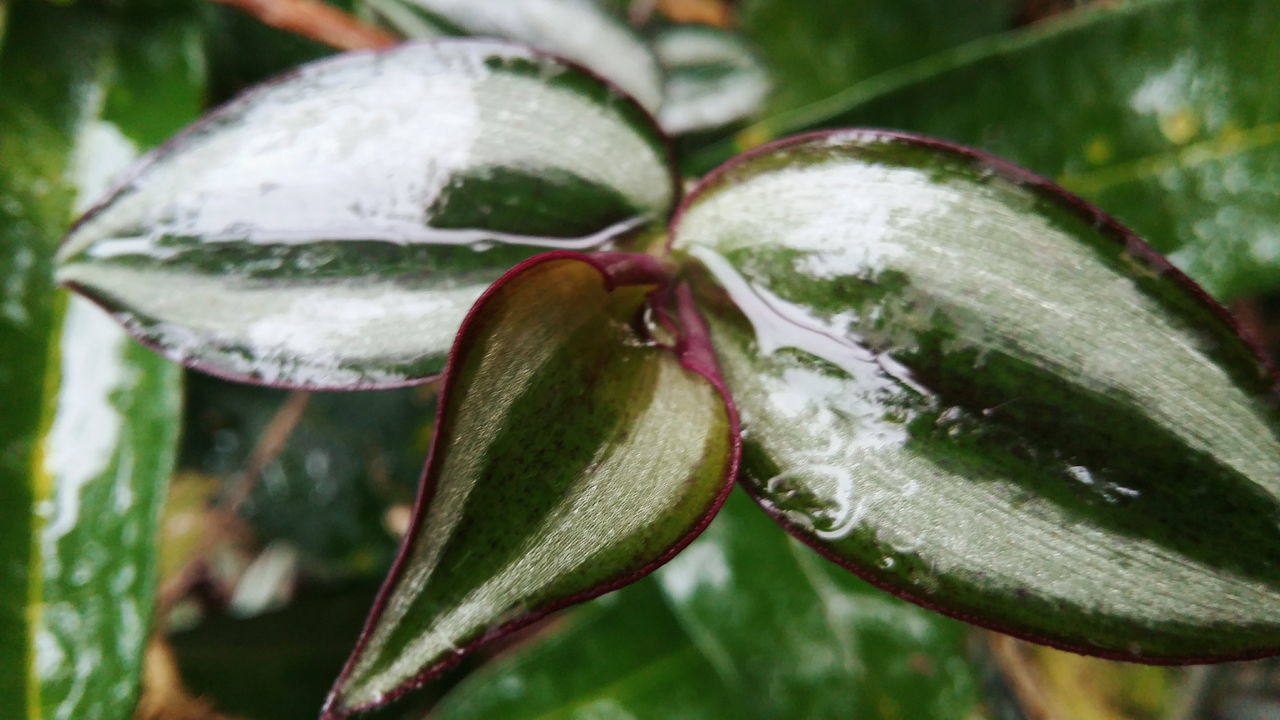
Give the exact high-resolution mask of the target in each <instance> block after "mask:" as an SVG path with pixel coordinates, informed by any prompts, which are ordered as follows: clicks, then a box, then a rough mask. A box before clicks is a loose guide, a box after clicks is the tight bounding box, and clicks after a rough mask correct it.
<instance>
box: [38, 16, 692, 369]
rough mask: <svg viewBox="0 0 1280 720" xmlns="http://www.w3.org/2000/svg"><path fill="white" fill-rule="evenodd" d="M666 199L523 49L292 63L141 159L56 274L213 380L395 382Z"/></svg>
mask: <svg viewBox="0 0 1280 720" xmlns="http://www.w3.org/2000/svg"><path fill="white" fill-rule="evenodd" d="M676 194H677V188H675V187H674V185H673V180H672V175H671V172H670V170H669V169H668V163H667V153H666V148H665V145H664V141H663V139H662V138H661V136H660V133H659V132H658V131H657V129H656V127H655V126H654V125H653V122H652V120H651V119H650V118H649V117H648V116H647V115H646V114H645V112H644V111H643V110H642V109H641V108H640V107H639V106H637V105H635V104H634V103H633V102H632V101H630V100H628V99H626V98H624V97H622V96H620V95H618V94H616V93H615V92H614V91H613V90H611V89H610V88H608V87H607V86H605V85H604V84H603V83H601V82H600V81H599V80H596V79H595V78H593V77H590V76H588V75H586V74H584V73H582V72H579V71H577V70H574V69H571V68H569V67H566V66H565V65H563V64H562V63H560V62H559V61H557V60H554V59H551V58H549V57H546V56H543V55H539V54H537V53H534V52H532V51H530V50H527V49H524V48H521V47H519V46H515V45H510V44H507V43H502V42H497V41H484V40H441V41H434V42H429V43H412V44H407V45H402V46H399V47H397V48H394V49H391V50H386V51H380V52H367V53H352V54H348V55H344V56H340V57H337V58H334V59H330V60H323V61H320V62H317V63H314V64H311V65H307V66H304V67H302V68H300V69H298V70H297V71H295V72H293V73H291V74H289V75H286V76H284V77H282V78H280V79H278V80H276V81H274V82H271V83H267V84H265V85H263V86H261V87H259V88H257V89H255V90H252V91H250V92H248V93H246V94H245V95H243V96H241V97H240V98H238V99H237V100H235V101H233V102H231V103H230V104H228V105H226V106H224V107H223V108H221V109H219V110H217V111H216V112H214V113H213V114H211V115H210V116H208V117H207V118H205V119H204V120H203V121H202V122H201V123H199V124H197V125H195V126H193V127H192V128H190V129H188V130H187V131H186V132H185V133H183V134H182V135H180V136H179V137H177V138H175V139H174V140H173V141H172V142H170V143H169V144H168V145H166V146H164V147H163V148H161V149H160V150H159V151H157V152H155V153H153V154H152V155H150V156H149V157H148V158H146V159H145V160H144V161H143V162H142V163H141V164H140V165H139V166H138V168H137V169H136V171H135V172H134V173H133V175H132V176H131V177H130V179H129V180H128V181H127V182H125V183H124V184H123V185H122V186H120V187H119V188H118V189H117V190H116V191H115V192H114V193H112V194H111V195H110V196H109V197H108V198H107V199H106V200H105V201H104V202H103V203H102V204H101V205H100V206H99V207H97V208H96V209H95V210H93V211H92V212H90V213H89V214H88V215H87V216H86V217H85V218H83V219H82V220H81V221H80V223H79V224H78V225H77V226H76V227H75V228H74V229H73V230H72V232H71V233H70V235H69V236H68V237H67V239H66V241H65V244H64V246H63V248H62V250H61V253H60V255H59V261H60V267H59V271H58V277H59V279H60V280H61V281H62V282H64V283H66V284H68V285H70V286H72V287H74V288H75V289H77V290H79V291H80V292H82V293H84V294H85V295H87V296H89V297H90V298H92V299H94V300H96V301H97V302H99V303H100V304H102V305H103V306H105V307H107V308H108V309H109V310H111V311H112V312H113V313H115V314H116V316H117V317H118V318H119V319H120V320H122V321H123V322H124V323H125V325H126V326H127V327H128V328H129V329H130V330H131V331H132V332H133V333H134V334H135V335H137V336H138V337H139V338H140V339H141V340H142V341H143V342H145V343H147V344H150V345H153V346H155V347H156V348H158V349H159V350H160V351H162V352H164V353H165V354H167V355H169V356H171V357H174V358H178V359H181V360H183V361H184V362H186V363H188V364H190V365H192V366H194V367H197V368H201V369H204V370H208V371H210V372H213V373H215V374H219V375H225V376H229V377H232V378H236V379H243V380H249V381H254V382H260V383H266V384H277V385H288V386H300V387H326V388H343V389H350V388H369V387H385V386H395V385H402V384H406V383H411V382H414V381H419V380H422V379H424V378H428V377H430V376H432V375H433V374H435V373H436V372H437V371H438V370H439V369H440V367H441V365H442V364H443V360H444V353H445V351H446V349H447V348H448V347H449V344H450V342H451V340H452V337H453V334H454V332H455V331H456V330H457V327H458V323H459V322H460V320H461V319H462V316H463V315H464V314H465V312H466V310H467V308H469V307H470V306H471V304H472V303H473V302H474V301H475V299H476V298H477V297H478V296H479V294H480V292H481V291H482V290H483V289H484V288H485V287H486V286H487V285H488V284H489V283H490V282H492V281H493V280H494V279H495V278H497V277H498V276H499V275H501V273H502V272H503V271H504V270H506V269H508V268H509V267H511V266H512V265H514V264H515V263H517V262H519V261H520V260H521V259H523V258H525V257H528V256H529V255H532V254H533V253H535V252H537V251H538V250H540V249H545V248H547V247H556V248H579V249H585V248H593V247H598V246H600V245H602V244H605V243H607V242H608V241H609V240H610V239H611V238H613V237H616V236H618V235H620V234H623V233H625V232H627V231H629V230H632V229H635V228H638V227H640V226H642V225H644V224H645V223H647V222H648V221H650V220H651V219H654V218H660V217H663V216H664V215H665V213H666V212H667V211H668V209H669V208H670V206H671V205H672V203H673V202H674V200H675V197H676Z"/></svg>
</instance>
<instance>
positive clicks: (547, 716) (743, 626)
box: [432, 493, 980, 720]
mask: <svg viewBox="0 0 1280 720" xmlns="http://www.w3.org/2000/svg"><path fill="white" fill-rule="evenodd" d="M654 578H655V579H656V580H657V583H656V587H657V588H660V589H661V592H660V593H659V592H655V590H654V588H655V584H654V583H653V582H651V581H649V580H645V581H642V582H639V583H636V584H635V585H633V586H631V587H628V588H626V589H623V590H620V591H619V592H617V593H614V594H612V595H608V596H606V597H604V598H601V599H600V600H597V601H594V602H593V603H591V604H590V605H588V606H587V607H584V608H583V609H582V610H578V611H575V613H574V614H573V615H572V616H571V617H570V618H569V619H568V620H566V621H565V624H564V626H561V627H552V628H549V629H548V630H547V631H546V637H545V638H544V639H538V640H535V641H534V643H533V645H532V647H529V648H518V649H517V650H515V651H514V653H513V657H511V658H509V659H507V660H502V661H498V662H495V663H494V664H492V665H491V666H490V667H489V668H487V669H485V670H482V671H480V672H479V673H477V674H476V675H474V676H473V677H471V678H469V679H468V680H466V681H464V682H463V683H462V684H461V685H459V686H458V687H457V688H456V689H455V690H453V691H452V692H451V693H450V694H448V695H446V696H445V699H444V701H443V702H442V703H441V704H440V706H439V707H437V708H436V710H435V713H434V714H433V715H432V717H433V718H436V720H472V719H479V718H499V717H500V718H508V719H509V720H526V719H532V718H539V720H559V719H561V718H563V719H564V720H569V719H570V718H582V717H593V718H594V717H601V718H615V717H617V718H657V717H662V718H686V719H688V720H693V719H702V718H705V719H706V720H713V719H716V720H718V719H719V718H726V717H732V718H757V719H759V720H770V719H778V720H783V719H788V720H789V719H790V718H841V717H847V718H859V719H861V720H874V719H882V720H894V719H901V718H911V720H930V719H932V718H937V719H938V720H953V719H954V718H964V717H974V718H976V717H979V716H980V713H979V712H978V709H977V706H978V693H977V678H976V677H975V674H974V669H973V667H972V666H971V665H970V663H969V662H968V661H967V660H966V658H965V655H964V646H965V636H966V633H965V626H964V625H963V624H961V623H958V622H955V621H953V620H948V619H945V618H942V617H939V616H938V615H935V614H933V613H929V612H927V611H924V610H921V609H920V608H917V607H914V606H912V605H909V604H907V603H905V602H903V601H901V600H898V599H896V598H894V597H892V596H890V595H886V594H885V593H882V592H880V591H879V590H876V589H875V588H873V587H871V586H869V585H867V584H866V583H864V582H862V581H861V580H858V579H857V578H855V577H852V576H851V575H849V574H848V573H846V572H843V571H842V570H840V569H839V568H836V567H834V566H831V565H829V564H827V563H824V562H823V561H822V560H821V559H819V558H818V557H816V556H814V555H813V554H812V553H810V552H809V551H808V550H807V549H805V548H803V547H801V546H800V545H799V544H798V543H796V542H794V541H792V540H790V539H789V538H787V537H786V535H784V534H783V533H780V532H778V531H777V528H775V527H772V526H771V525H770V523H769V521H768V520H767V519H766V518H765V517H764V516H763V515H761V514H760V513H759V512H758V511H757V510H756V509H755V508H754V507H752V506H751V502H750V501H749V500H748V499H747V498H746V496H745V495H742V494H737V493H735V494H734V495H733V496H731V497H730V498H729V500H728V502H726V503H725V506H724V509H723V510H721V512H720V514H719V515H717V516H716V519H715V521H714V522H713V523H712V524H711V526H710V527H709V528H707V531H706V532H705V533H703V534H702V535H701V536H700V537H699V538H698V539H697V540H695V541H694V542H693V543H692V544H691V545H689V547H688V548H686V549H685V550H684V551H683V552H682V553H681V554H680V555H678V556H677V557H676V558H675V559H674V560H672V561H671V562H670V563H668V564H667V565H666V566H664V567H663V568H662V569H660V570H658V571H657V572H656V573H654ZM663 599H665V600H666V602H665V603H664V602H663ZM673 610H674V613H673ZM593 713H595V714H593ZM626 713H629V714H626Z"/></svg>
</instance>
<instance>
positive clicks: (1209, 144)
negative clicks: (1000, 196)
mask: <svg viewBox="0 0 1280 720" xmlns="http://www.w3.org/2000/svg"><path fill="white" fill-rule="evenodd" d="M1277 25H1280V8H1278V7H1277V6H1276V4H1275V3H1274V2H1271V1H1270V0H1230V1H1229V2H1219V1H1217V0H1141V1H1137V2H1129V3H1123V4H1119V5H1118V6H1117V7H1104V8H1101V9H1098V10H1086V11H1081V12H1079V13H1077V14H1073V15H1071V16H1068V17H1067V18H1065V20H1063V21H1054V22H1051V23H1047V24H1046V25H1045V26H1044V27H1042V28H1033V29H1031V30H1030V31H1024V32H1019V33H1014V34H1010V35H1008V36H1003V37H998V38H993V39H992V40H990V41H985V42H980V43H975V44H973V45H971V46H968V47H966V48H962V49H960V50H957V51H955V52H952V53H946V54H942V55H938V56H936V57H933V58H929V59H928V60H925V61H922V62H920V63H918V64H916V65H910V66H906V67H904V68H901V69H900V70H896V71H893V72H890V73H885V74H884V75H882V76H879V77H876V78H872V79H870V80H868V81H866V82H865V83H861V84H859V85H856V86H854V87H853V88H850V89H849V90H848V92H847V93H844V94H842V95H839V96H835V97H832V98H830V99H829V100H828V101H824V102H822V103H816V104H814V105H813V106H812V107H810V108H805V109H801V110H799V111H797V112H796V113H795V115H794V116H791V117H785V116H784V117H781V118H778V120H777V122H771V123H770V124H769V126H768V127H767V128H766V127H759V128H755V129H754V130H752V131H750V134H752V135H753V136H756V137H760V136H768V135H776V134H779V133H787V132H794V131H796V130H798V129H801V128H814V127H841V126H850V125H873V126H876V127H894V128H901V129H904V130H911V131H915V132H921V133H924V134H927V135H934V136H938V137H945V138H948V139H951V140H954V141H957V142H963V143H969V144H973V145H977V146H980V147H982V148H983V149H984V150H987V151H989V152H992V153H994V154H996V155H1000V156H1002V157H1005V158H1008V159H1010V160H1013V161H1015V162H1017V163H1019V164H1021V165H1024V166H1026V167H1029V168H1031V169H1033V170H1035V171H1036V172H1038V173H1041V174H1043V175H1047V176H1049V177H1051V178H1055V179H1056V181H1057V182H1059V183H1060V184H1062V185H1063V186H1064V187H1066V188H1067V189H1069V190H1072V191H1074V192H1078V193H1079V194H1081V195H1083V196H1084V197H1085V198H1087V199H1088V200H1090V201H1092V202H1094V203H1096V204H1097V205H1099V206H1100V207H1103V208H1106V209H1107V210H1108V211H1109V212H1111V213H1112V214H1114V215H1115V216H1116V217H1117V218H1118V219H1119V220H1120V221H1121V222H1124V223H1125V224H1126V225H1129V226H1130V227H1132V228H1134V229H1135V230H1136V231H1137V232H1139V233H1140V234H1141V235H1142V236H1143V237H1146V238H1148V239H1149V240H1150V241H1151V243H1152V244H1153V245H1154V246H1155V247H1156V249H1157V250H1159V251H1161V252H1162V253H1164V254H1166V255H1168V256H1169V259H1170V260H1172V261H1173V262H1174V264H1176V265H1177V266H1178V267H1179V268H1181V269H1183V270H1184V271H1186V272H1187V273H1188V274H1189V275H1191V277H1192V278H1194V279H1195V280H1196V281H1197V282H1199V283H1200V284H1202V285H1203V286H1204V287H1205V288H1206V289H1208V290H1209V291H1210V292H1211V293H1212V294H1213V295H1214V296H1215V297H1218V298H1220V299H1223V300H1224V301H1225V300H1234V299H1236V298H1238V297H1240V296H1242V295H1246V294H1249V293H1254V292H1259V291H1267V290H1271V289H1274V288H1275V287H1276V286H1277V285H1280V262H1277V260H1280V235H1277V232H1276V228H1277V226H1280V205H1278V204H1277V203H1276V202H1275V196H1276V192H1277V188H1278V187H1280V174H1278V173H1277V170H1276V168H1277V167H1280V93H1277V92H1276V87H1277V85H1278V84H1280V53H1277V52H1275V47H1276V33H1275V28H1276V27H1277ZM1063 58H1071V62H1070V67H1069V68H1065V69H1064V67H1063Z"/></svg>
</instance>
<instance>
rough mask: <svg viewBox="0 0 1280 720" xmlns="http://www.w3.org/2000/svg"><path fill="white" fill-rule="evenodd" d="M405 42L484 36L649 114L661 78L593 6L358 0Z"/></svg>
mask: <svg viewBox="0 0 1280 720" xmlns="http://www.w3.org/2000/svg"><path fill="white" fill-rule="evenodd" d="M365 4H366V5H367V6H368V7H369V9H370V10H371V11H372V12H373V13H374V15H375V16H376V17H378V18H380V19H381V20H382V21H383V22H385V23H386V24H388V25H390V26H391V27H392V28H394V29H395V30H396V31H398V32H400V33H402V34H403V35H404V36H405V37H409V38H431V37H439V36H442V35H483V36H489V37H500V38H506V39H508V40H514V41H516V42H520V43H524V44H526V45H529V46H530V47H534V48H537V49H539V50H542V51H544V52H548V53H551V54H553V55H557V56H559V57H562V58H565V59H566V60H571V61H573V62H575V63H578V64H579V65H582V66H583V67H585V68H587V69H588V70H591V71H592V72H595V73H598V74H599V75H600V76H601V77H603V78H606V79H608V80H609V81H610V82H612V83H613V84H615V85H617V87H619V88H621V89H622V90H623V91H625V92H626V93H628V94H629V95H631V97H633V98H635V99H636V100H637V101H638V102H639V103H640V104H641V105H643V106H644V107H645V108H647V109H648V110H650V111H651V112H652V111H656V110H657V109H658V108H659V107H660V106H661V105H662V104H663V97H662V71H661V69H660V68H659V67H658V62H657V59H656V58H655V57H654V55H653V52H652V51H651V50H650V49H649V47H648V46H647V45H645V42H644V40H643V39H642V38H641V37H640V36H639V35H637V34H636V33H635V31H633V30H632V29H631V28H630V27H629V26H628V25H627V24H626V23H624V22H623V21H622V20H621V19H620V18H617V17H615V16H614V15H613V14H612V13H610V12H609V11H608V10H606V9H605V8H603V7H601V5H600V4H599V3H597V2H595V1H594V0H365Z"/></svg>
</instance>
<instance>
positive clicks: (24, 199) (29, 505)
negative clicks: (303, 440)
mask: <svg viewBox="0 0 1280 720" xmlns="http://www.w3.org/2000/svg"><path fill="white" fill-rule="evenodd" d="M12 12H13V17H11V18H10V20H11V21H12V22H14V23H16V26H17V27H21V28H22V32H20V33H10V34H9V36H8V38H7V42H6V44H5V46H4V53H3V56H2V57H0V128H3V132H4V134H3V137H0V273H3V282H2V283H0V293H2V294H0V396H3V397H4V398H5V411H4V412H3V413H0V437H3V438H4V443H5V444H4V446H3V448H2V449H3V455H2V456H0V514H2V515H3V517H2V520H0V667H4V668H5V672H3V673H0V708H3V709H4V712H5V713H6V714H12V715H13V716H14V717H24V718H45V717H48V718H82V717H92V718H102V719H103V720H117V719H121V718H127V717H129V715H130V713H131V711H132V706H133V701H134V698H135V695H136V690H137V687H136V686H137V673H138V670H139V667H140V665H141V654H142V650H143V645H144V642H145V640H146V636H147V633H148V630H149V627H148V626H149V623H150V621H149V618H150V614H151V601H152V595H153V592H154V587H153V586H154V582H155V531H156V523H157V520H158V514H159V512H160V507H161V505H162V504H163V500H164V495H165V492H164V490H165V487H166V485H167V482H168V478H169V473H170V471H171V464H172V460H173V456H174V450H175V447H174V446H175V443H176V440H177V431H178V422H177V418H178V415H179V398H180V392H179V371H178V368H176V367H175V366H172V365H170V364H168V363H166V362H164V361H163V360H161V359H159V358H157V357H155V355H154V354H152V353H150V352H149V351H147V350H145V349H143V348H141V347H139V346H137V345H135V344H134V343H132V342H131V341H129V340H128V338H127V337H126V336H125V335H124V334H123V332H122V331H121V330H119V328H118V327H117V326H116V325H115V323H113V322H112V321H111V320H109V319H108V318H107V317H106V316H105V315H103V314H102V312H101V311H100V310H98V309H97V308H95V307H93V306H91V305H90V304H88V303H87V302H85V301H83V300H72V301H70V303H68V300H67V298H66V296H65V294H63V293H56V292H55V291H54V289H53V281H52V258H53V254H54V248H55V246H56V244H57V241H58V238H59V237H60V236H61V235H62V234H63V232H64V231H65V230H66V226H67V224H68V223H69V222H70V220H71V218H72V212H73V207H80V208H83V207H84V205H85V204H86V203H87V202H88V201H91V200H92V199H93V196H94V195H96V194H97V193H99V192H101V191H102V189H103V188H104V185H105V184H106V183H107V182H109V181H110V179H111V177H112V175H113V174H114V173H116V172H118V171H119V170H121V169H122V167H123V165H124V164H126V163H127V162H129V161H130V160H131V159H132V158H133V157H134V156H135V155H136V153H137V152H138V150H139V148H142V147H146V146H147V145H148V144H150V143H153V142H155V141H156V139H157V138H158V137H159V136H163V135H167V134H168V133H170V132H172V131H173V130H174V129H176V127H178V126H180V125H181V124H182V123H183V122H185V121H187V120H188V119H190V118H191V117H193V116H194V115H195V110H196V106H197V103H198V101H199V97H200V84H201V72H200V70H201V68H200V53H199V46H198V36H197V35H196V32H195V27H196V26H195V23H194V19H193V18H192V17H191V16H189V15H184V14H166V13H159V14H156V15H154V16H152V17H150V18H148V19H146V20H141V19H133V18H131V19H128V20H127V21H126V20H121V19H119V18H117V17H115V16H113V15H110V14H108V13H104V12H100V11H96V10H93V9H80V8H56V7H52V6H49V5H47V4H44V3H26V4H23V5H20V6H17V7H15V8H13V10H12ZM143 94H146V95H147V96H148V97H149V101H148V110H147V111H146V112H141V111H140V110H139V107H138V103H137V99H138V98H139V97H140V96H141V95H143ZM33 510H34V512H33Z"/></svg>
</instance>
